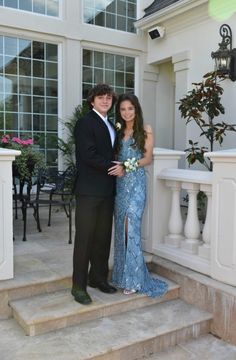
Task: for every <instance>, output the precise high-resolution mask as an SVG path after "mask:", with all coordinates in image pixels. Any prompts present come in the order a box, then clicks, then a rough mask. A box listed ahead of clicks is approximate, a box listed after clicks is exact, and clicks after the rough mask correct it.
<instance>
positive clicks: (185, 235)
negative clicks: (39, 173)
mask: <svg viewBox="0 0 236 360" xmlns="http://www.w3.org/2000/svg"><path fill="white" fill-rule="evenodd" d="M184 155H185V153H184V152H180V151H175V150H166V149H158V148H155V149H154V160H153V164H152V166H150V167H149V168H148V169H147V174H148V189H149V193H148V204H147V209H148V210H147V211H146V213H145V218H144V229H145V231H144V233H143V246H144V250H146V251H148V252H150V253H153V254H155V255H159V256H161V257H163V258H166V259H168V260H171V261H174V262H176V263H178V264H181V265H183V266H186V267H188V268H190V269H192V270H195V271H198V272H201V273H204V274H207V275H209V276H211V277H212V278H214V279H217V280H220V281H222V282H225V283H228V284H230V285H234V286H235V285H236V149H232V150H225V151H217V152H212V153H207V154H205V156H207V157H208V158H210V159H211V161H212V162H213V171H212V172H208V171H198V170H190V169H178V161H179V159H180V158H181V156H184ZM199 191H202V192H204V193H205V195H206V198H207V204H206V214H205V219H204V222H203V223H204V224H203V226H202V227H201V226H200V223H199V215H198V207H197V194H198V192H199ZM183 192H184V193H185V194H187V195H188V207H187V213H186V217H183V212H182V211H181V199H182V197H183Z"/></svg>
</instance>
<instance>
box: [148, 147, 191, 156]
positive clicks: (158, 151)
mask: <svg viewBox="0 0 236 360" xmlns="http://www.w3.org/2000/svg"><path fill="white" fill-rule="evenodd" d="M153 155H154V156H166V157H172V156H174V157H175V156H179V157H180V156H184V155H185V152H184V151H180V150H171V149H165V148H157V147H155V148H154V149H153Z"/></svg>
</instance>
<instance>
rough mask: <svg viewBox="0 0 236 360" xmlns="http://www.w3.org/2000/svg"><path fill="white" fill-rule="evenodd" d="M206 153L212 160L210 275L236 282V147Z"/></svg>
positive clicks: (230, 282) (223, 280) (231, 282)
mask: <svg viewBox="0 0 236 360" xmlns="http://www.w3.org/2000/svg"><path fill="white" fill-rule="evenodd" d="M205 156H206V157H208V158H210V159H211V161H212V162H213V183H212V222H211V276H212V277H213V278H214V279H217V280H220V281H222V282H224V283H227V284H230V285H232V286H236V149H231V150H223V151H217V152H209V153H206V154H205Z"/></svg>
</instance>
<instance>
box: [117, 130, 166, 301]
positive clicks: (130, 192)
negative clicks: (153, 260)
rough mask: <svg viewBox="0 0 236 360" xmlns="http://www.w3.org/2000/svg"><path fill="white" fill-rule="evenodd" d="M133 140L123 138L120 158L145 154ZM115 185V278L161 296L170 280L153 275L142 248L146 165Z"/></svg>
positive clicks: (121, 285) (122, 284)
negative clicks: (133, 145) (126, 225)
mask: <svg viewBox="0 0 236 360" xmlns="http://www.w3.org/2000/svg"><path fill="white" fill-rule="evenodd" d="M133 142H134V140H133V138H132V137H129V138H128V139H127V140H125V139H123V140H122V143H121V149H120V152H119V157H118V160H119V161H122V162H123V161H125V160H126V159H128V158H133V157H135V158H136V159H140V158H141V157H142V153H141V151H140V150H138V149H137V148H134V147H132V144H133ZM116 188H117V194H116V199H115V244H114V267H113V273H112V282H113V284H114V285H116V286H117V287H119V288H122V289H129V290H133V289H134V290H136V291H137V292H139V293H142V294H146V295H148V296H151V297H156V296H162V295H164V294H165V293H166V291H167V288H168V286H167V283H166V282H165V281H162V280H159V279H156V278H155V279H154V278H152V277H151V276H150V274H149V272H148V269H147V266H146V263H145V260H144V256H143V252H142V244H141V222H142V215H143V211H144V207H145V201H146V175H145V170H144V168H143V167H140V168H137V170H136V171H131V172H128V173H126V174H125V176H123V177H117V185H116ZM126 219H128V232H127V239H126V238H125V222H126Z"/></svg>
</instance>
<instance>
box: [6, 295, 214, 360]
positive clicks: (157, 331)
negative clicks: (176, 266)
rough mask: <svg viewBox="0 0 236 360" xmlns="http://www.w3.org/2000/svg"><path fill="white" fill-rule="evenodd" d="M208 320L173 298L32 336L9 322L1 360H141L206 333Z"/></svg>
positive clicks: (200, 312)
mask: <svg viewBox="0 0 236 360" xmlns="http://www.w3.org/2000/svg"><path fill="white" fill-rule="evenodd" d="M135 306H136V304H135V303H134V304H133V308H135ZM211 318H212V316H211V315H210V314H209V313H208V312H206V311H202V310H199V309H197V308H196V307H194V306H192V305H190V304H187V303H185V302H184V301H182V300H180V299H176V300H171V301H166V302H163V303H159V304H154V305H150V306H147V307H144V308H142V309H136V310H132V311H128V312H126V313H123V314H118V315H113V316H107V317H103V318H100V319H95V320H91V321H88V322H86V323H83V324H80V325H76V326H73V327H68V328H65V329H60V330H58V331H54V332H51V333H47V334H42V335H39V336H36V337H27V336H24V334H23V331H22V329H20V328H19V327H15V325H16V324H15V325H14V322H13V320H8V321H5V323H4V326H2V327H1V326H0V345H1V359H4V360H6V359H14V360H21V359H25V360H26V359H32V358H34V359H36V358H37V359H44V360H46V359H53V360H59V359H66V360H88V359H93V360H95V359H96V360H98V359H99V360H111V359H112V360H118V359H122V360H134V359H142V358H143V357H144V356H146V357H147V356H148V355H149V354H153V353H158V352H161V351H164V350H166V349H167V348H169V347H170V346H174V345H176V344H179V343H183V342H184V341H187V340H189V339H192V338H197V337H198V336H200V335H202V334H207V333H209V330H210V322H211ZM12 339H14V345H13V343H12ZM175 360H177V359H175Z"/></svg>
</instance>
